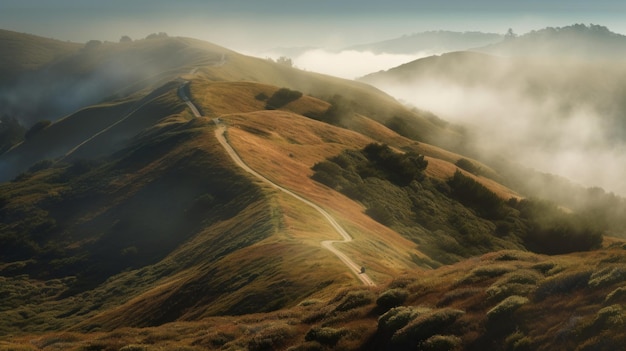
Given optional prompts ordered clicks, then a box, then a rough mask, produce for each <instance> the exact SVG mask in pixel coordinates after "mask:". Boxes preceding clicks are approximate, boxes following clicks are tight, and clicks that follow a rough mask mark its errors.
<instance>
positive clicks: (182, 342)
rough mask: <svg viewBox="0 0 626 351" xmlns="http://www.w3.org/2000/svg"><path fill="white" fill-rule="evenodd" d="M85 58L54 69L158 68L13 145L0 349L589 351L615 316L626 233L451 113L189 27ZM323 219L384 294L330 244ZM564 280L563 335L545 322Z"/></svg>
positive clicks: (0, 263)
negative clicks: (502, 161)
mask: <svg viewBox="0 0 626 351" xmlns="http://www.w3.org/2000/svg"><path fill="white" fill-rule="evenodd" d="M93 45H95V44H91V46H93ZM82 50H84V49H82ZM89 50H96V51H94V52H92V53H90V54H87V53H84V52H83V53H81V54H79V55H78V56H73V57H72V58H71V60H70V61H59V62H55V63H50V65H51V66H50V67H53V66H54V67H64V69H66V70H70V71H71V69H72V67H74V68H76V72H81V71H82V70H86V71H92V72H93V71H98V70H100V69H101V67H102V66H101V65H104V66H106V63H105V62H106V60H104V59H103V58H107V57H108V58H111V57H118V56H117V55H130V56H132V57H143V58H146V59H147V58H148V57H151V58H152V60H153V61H155V62H154V65H153V67H160V68H163V69H164V71H159V70H158V69H157V70H156V71H155V72H154V75H152V76H151V78H150V79H147V80H141V79H139V78H138V76H134V75H132V74H131V75H130V76H128V75H125V74H122V76H123V77H122V78H123V79H122V81H124V82H125V84H130V86H132V88H130V89H128V90H124V92H123V93H120V94H113V95H111V94H109V93H108V92H106V93H105V92H102V91H101V93H102V95H100V99H99V102H98V103H95V104H91V103H84V104H85V105H81V106H80V107H78V108H77V109H76V110H75V111H73V112H72V113H70V114H69V115H67V116H66V117H64V118H61V119H58V120H56V121H54V122H52V123H49V124H45V125H41V126H40V128H39V129H38V130H31V132H30V133H29V134H30V135H29V137H27V138H26V139H25V140H24V141H23V142H22V143H20V144H18V145H16V146H14V147H13V148H12V149H11V150H9V151H7V152H5V153H3V154H2V155H0V165H2V167H5V168H3V173H2V174H3V176H5V179H4V182H3V183H0V247H2V250H1V251H0V297H1V299H0V321H1V322H0V331H1V334H2V335H3V336H2V337H0V349H7V350H10V349H24V350H30V349H48V350H52V349H63V348H65V349H76V350H79V349H93V350H96V349H97V350H136V349H139V350H152V349H156V348H161V347H164V348H168V349H170V348H171V349H181V350H182V349H185V350H187V349H188V350H195V349H253V350H262V349H288V348H290V347H293V349H302V350H305V349H325V348H333V347H337V348H341V349H381V348H383V349H384V348H390V349H405V348H406V349H409V348H411V349H414V348H415V347H417V344H418V343H420V345H422V344H423V345H426V344H427V343H434V344H437V343H448V344H450V345H452V346H451V347H452V348H454V347H456V348H460V347H461V345H463V347H464V348H465V349H484V348H485V347H488V346H493V344H494V343H496V344H497V343H499V344H500V345H521V346H516V347H518V349H523V347H526V348H531V347H535V346H536V347H535V348H541V347H544V345H548V344H550V343H551V342H553V341H554V340H555V338H557V337H561V336H559V335H566V336H570V335H574V334H573V333H576V334H575V335H576V342H578V343H581V345H589V347H591V346H593V345H595V344H596V343H597V341H596V339H595V338H597V337H605V336H607V333H605V330H606V329H605V328H607V327H613V326H614V325H617V324H619V320H621V319H620V318H621V316H622V312H621V309H620V308H618V307H616V306H617V305H616V304H617V303H619V302H620V301H622V300H623V293H622V291H621V290H620V289H622V288H621V287H620V286H621V284H622V283H623V279H622V278H621V277H622V274H621V270H620V268H619V264H620V262H622V261H623V257H622V256H623V253H622V252H623V248H622V246H623V244H622V242H621V241H620V240H618V239H615V238H610V237H607V236H603V234H606V233H607V232H606V230H605V229H606V227H605V226H603V223H597V222H596V221H594V219H595V218H594V217H589V216H587V214H585V213H577V212H576V211H571V210H570V211H564V210H562V209H561V208H559V207H557V206H556V205H554V204H552V203H548V202H543V201H540V200H536V199H526V198H524V194H523V193H521V192H518V191H516V189H513V188H511V187H507V186H505V185H503V184H506V183H507V180H508V179H509V178H508V177H509V175H506V174H504V173H502V172H499V171H497V170H494V169H491V168H489V167H487V166H486V165H484V164H481V163H480V162H478V161H477V160H475V159H472V158H471V157H469V156H467V155H462V154H461V153H459V151H460V150H461V149H462V148H463V145H464V143H465V139H464V134H463V132H462V131H461V130H459V129H458V128H457V127H455V126H454V125H451V124H449V123H447V122H445V121H443V120H441V119H439V118H437V117H436V116H435V115H433V114H431V113H428V112H424V111H421V110H419V109H409V108H407V107H405V106H403V105H402V104H400V103H398V102H397V101H396V100H395V99H393V98H391V97H390V96H389V95H387V94H385V93H383V92H382V91H380V90H378V89H376V88H373V87H372V86H369V85H366V84H364V83H360V82H354V81H348V80H342V79H338V78H334V77H329V76H324V75H320V74H315V73H311V72H304V71H300V70H297V69H295V68H293V67H288V66H285V65H281V64H279V63H275V62H272V61H269V60H263V59H257V58H252V57H247V56H244V55H240V54H238V53H236V52H233V51H230V50H227V49H225V48H221V47H218V46H215V45H213V44H210V43H205V42H202V41H198V40H194V39H189V38H170V37H163V36H161V37H158V38H152V39H145V40H140V41H135V42H132V43H126V42H124V43H117V44H112V43H103V44H99V45H96V46H95V47H92V48H90V49H89ZM63 62H65V63H63ZM69 62H71V63H72V64H71V65H70V64H69ZM83 72H84V71H83ZM70 73H72V72H70ZM72 74H74V73H72ZM76 74H77V75H78V73H76ZM66 92H67V94H69V95H71V94H72V92H73V90H72V88H71V87H70V88H67V90H66ZM192 106H193V109H192V108H191V107H192ZM195 110H197V111H198V113H196V111H195ZM222 128H223V129H222ZM221 130H225V133H224V136H225V140H226V142H227V144H228V145H230V146H231V147H232V148H233V149H234V151H235V152H236V153H237V155H238V156H239V158H241V160H242V161H243V162H244V163H245V164H246V165H248V167H250V169H252V170H254V171H255V172H257V173H258V174H260V175H261V176H262V177H263V178H265V179H267V180H269V181H270V182H271V183H272V184H274V185H276V186H273V185H270V184H269V183H268V182H266V181H262V180H260V178H259V177H256V176H254V175H252V174H250V172H249V171H246V170H244V169H243V168H242V167H241V166H240V165H238V164H237V163H236V162H235V161H234V160H233V158H232V156H231V155H230V154H229V153H228V150H227V149H226V148H224V146H223V144H221V143H220V142H219V141H218V139H217V138H216V133H217V132H221ZM6 172H12V174H13V175H11V176H6V174H8V173H6ZM509 183H510V184H515V182H512V181H509ZM281 189H286V190H288V191H289V192H291V193H293V194H297V196H299V197H301V198H302V199H305V200H306V201H309V202H311V203H313V204H315V205H316V206H319V207H320V208H322V209H323V210H324V211H325V213H327V214H328V216H326V215H324V214H323V213H322V212H320V211H316V210H315V208H314V207H312V206H309V205H307V203H306V201H301V200H299V199H298V198H297V197H294V196H293V195H291V194H290V193H288V192H286V191H282V190H281ZM328 218H332V219H333V221H335V222H336V223H337V224H338V225H340V226H341V227H342V228H344V229H345V230H346V232H347V233H348V235H349V236H350V237H351V238H352V241H349V242H343V243H342V242H337V243H335V244H333V247H335V248H336V249H337V250H339V251H340V252H341V253H342V254H344V255H346V256H347V257H349V258H350V260H352V261H353V262H355V263H356V264H358V265H361V266H363V267H364V268H365V269H366V272H367V275H368V276H369V277H370V278H371V279H372V280H373V281H374V284H375V286H373V287H371V286H363V285H362V282H361V281H360V280H359V279H357V277H356V276H355V273H354V272H353V271H351V270H350V269H348V267H346V266H345V264H344V263H343V262H342V261H341V260H340V259H339V258H338V257H337V256H336V255H335V254H334V253H333V252H331V251H329V250H327V249H326V247H325V246H323V245H322V242H327V241H329V240H340V239H341V238H340V236H339V235H338V233H337V231H336V229H335V228H334V227H333V226H331V224H330V221H329V220H328ZM564 243H566V244H567V245H565V244H564ZM592 267H593V268H592ZM568 294H571V296H572V298H571V299H570V300H568V301H570V304H569V305H568V311H575V313H576V315H577V316H580V319H577V320H576V323H574V324H573V325H572V327H570V328H569V329H567V330H566V332H565V334H562V333H560V331H559V330H561V329H562V328H563V327H562V325H563V323H567V321H568V318H570V317H569V316H565V315H563V314H554V315H553V318H550V319H546V321H545V323H544V324H541V325H540V326H539V325H535V324H533V323H532V322H533V320H534V318H537V314H538V313H540V312H541V311H543V310H544V309H545V308H546V306H552V305H550V303H551V302H554V301H556V300H558V299H561V298H562V297H563V296H569V295H568ZM609 295H610V296H609ZM605 301H606V302H605ZM552 307H554V306H552ZM392 308H395V309H392ZM518 308H519V309H518ZM555 308H556V307H555ZM396 314H398V316H395V315H396ZM551 316H552V315H551ZM379 318H380V319H379ZM498 318H501V319H506V320H507V323H502V326H501V328H499V327H496V328H494V327H493V324H494V323H496V324H497V322H498V321H499V319H498ZM391 320H392V321H391ZM494 321H495V322H494ZM388 322H389V323H388ZM405 322H406V323H405ZM431 323H432V324H431ZM514 326H515V327H518V328H517V329H516V328H514ZM422 327H425V328H422ZM416 330H418V331H417V334H418V335H417V336H415V335H413V333H415V332H416ZM546 330H547V331H546ZM567 333H571V334H567ZM434 335H440V336H441V337H437V338H434ZM608 337H609V339H608V340H610V343H613V344H615V343H619V342H620V341H621V340H622V336H621V335H620V334H616V335H611V336H608ZM431 339H432V340H431ZM440 339H441V340H440ZM429 340H430V341H429ZM503 342H504V344H502V343H503ZM425 343H426V344H425ZM610 343H609V344H610ZM613 344H610V345H613ZM423 345H422V346H423ZM564 345H566V346H564V348H565V347H567V345H569V344H564ZM424 347H426V346H424ZM502 349H504V348H502Z"/></svg>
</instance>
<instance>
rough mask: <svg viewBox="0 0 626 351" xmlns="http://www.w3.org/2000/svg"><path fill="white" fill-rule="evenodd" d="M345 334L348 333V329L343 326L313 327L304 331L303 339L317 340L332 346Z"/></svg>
mask: <svg viewBox="0 0 626 351" xmlns="http://www.w3.org/2000/svg"><path fill="white" fill-rule="evenodd" d="M346 334H348V331H347V330H346V329H343V328H342V329H335V328H329V327H314V328H311V329H310V330H309V331H308V332H307V333H306V335H305V336H304V340H306V341H317V342H319V343H320V344H322V345H327V346H334V345H335V344H337V342H338V341H339V339H341V338H342V337H343V336H344V335H346Z"/></svg>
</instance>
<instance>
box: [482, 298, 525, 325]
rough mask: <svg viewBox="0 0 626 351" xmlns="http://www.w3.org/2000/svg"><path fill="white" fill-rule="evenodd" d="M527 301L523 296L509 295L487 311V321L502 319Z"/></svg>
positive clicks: (508, 316) (506, 317) (509, 315)
mask: <svg viewBox="0 0 626 351" xmlns="http://www.w3.org/2000/svg"><path fill="white" fill-rule="evenodd" d="M527 303H528V299H527V298H525V297H523V296H517V295H513V296H509V297H507V298H506V299H504V300H503V301H502V302H500V303H499V304H497V305H496V306H495V307H493V308H492V309H490V310H489V311H487V320H488V321H489V322H499V321H501V320H503V319H508V318H510V317H511V316H512V315H513V313H514V312H515V311H516V310H517V309H518V308H520V307H522V306H523V305H525V304H527Z"/></svg>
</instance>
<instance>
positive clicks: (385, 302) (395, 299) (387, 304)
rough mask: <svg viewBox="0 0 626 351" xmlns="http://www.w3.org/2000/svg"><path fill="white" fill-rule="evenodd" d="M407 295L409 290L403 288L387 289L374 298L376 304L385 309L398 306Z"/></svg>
mask: <svg viewBox="0 0 626 351" xmlns="http://www.w3.org/2000/svg"><path fill="white" fill-rule="evenodd" d="M407 297H409V292H408V291H406V290H404V289H389V290H387V291H385V292H383V293H382V294H380V296H379V297H378V299H376V305H377V306H378V307H380V308H382V309H384V310H385V311H386V310H388V309H390V308H392V307H396V306H400V305H402V304H403V303H404V301H406V299H407Z"/></svg>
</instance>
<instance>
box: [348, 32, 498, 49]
mask: <svg viewBox="0 0 626 351" xmlns="http://www.w3.org/2000/svg"><path fill="white" fill-rule="evenodd" d="M502 39H503V36H502V35H501V34H495V33H482V32H452V31H443V30H440V31H429V32H423V33H416V34H411V35H403V36H402V37H399V38H395V39H390V40H384V41H379V42H374V43H368V44H362V45H354V46H350V47H347V48H345V49H344V50H356V51H371V52H373V53H383V52H386V53H393V54H414V53H416V52H431V53H443V52H450V51H459V50H467V49H472V48H477V47H482V46H486V45H489V44H493V43H497V42H499V41H501V40H502Z"/></svg>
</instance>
